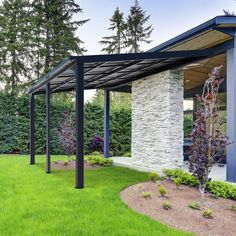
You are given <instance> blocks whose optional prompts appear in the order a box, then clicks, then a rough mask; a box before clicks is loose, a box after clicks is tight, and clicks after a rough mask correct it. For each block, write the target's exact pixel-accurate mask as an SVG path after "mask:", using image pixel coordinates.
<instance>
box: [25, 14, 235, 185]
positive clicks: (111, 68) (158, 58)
mask: <svg viewBox="0 0 236 236" xmlns="http://www.w3.org/2000/svg"><path fill="white" fill-rule="evenodd" d="M235 26H236V17H222V16H219V17H215V18H214V19H212V20H210V21H208V22H206V23H204V24H202V25H200V26H198V27H196V28H193V29H192V30H190V31H187V32H186V33H184V34H181V35H180V36H177V37H176V38H174V39H172V40H169V41H167V42H166V43H164V44H161V45H160V46H157V47H155V48H153V49H151V50H149V51H147V52H144V53H131V54H130V53H129V54H113V55H91V56H70V57H69V58H67V59H65V60H64V61H63V62H62V63H61V64H60V65H58V66H57V67H56V68H54V69H53V70H52V71H51V72H50V73H48V74H47V75H45V76H44V77H43V78H42V79H41V80H40V81H38V82H37V83H36V84H35V85H33V86H32V87H31V88H30V90H29V94H30V164H35V150H34V149H35V148H34V146H35V124H34V116H35V113H34V100H35V96H36V95H38V94H45V95H46V133H47V134H46V162H47V165H46V172H47V173H50V172H51V163H50V113H51V111H50V95H51V94H52V93H59V92H68V91H72V90H75V103H76V185H75V186H76V188H83V187H84V150H83V129H84V90H86V89H103V90H104V94H105V96H104V101H105V109H104V156H105V157H109V103H110V98H109V91H120V92H131V85H132V82H133V81H135V80H139V79H142V78H145V77H147V76H150V75H153V74H157V73H159V72H162V71H165V70H168V69H175V68H178V67H183V66H186V65H188V64H190V63H193V62H196V61H201V60H204V59H207V58H211V57H215V56H217V55H220V54H223V53H227V65H228V66H227V84H228V90H227V92H228V104H227V108H228V109H229V111H228V114H229V115H228V118H227V119H228V120H227V121H228V127H230V129H229V128H228V130H229V131H228V135H229V136H230V137H231V138H232V139H233V140H234V139H235V138H236V126H235V122H236V117H235V115H234V114H235V112H236V101H235V97H236V83H235V77H236V66H235V65H236V49H235V43H236V42H235ZM218 33H220V34H222V35H224V36H225V37H224V39H223V38H222V39H220V38H218V36H217V37H216V38H214V34H215V35H217V34H218ZM207 34H209V36H208V37H205V39H204V36H206V35H207ZM212 37H213V38H212ZM197 38H199V39H202V40H205V41H204V42H206V41H207V40H208V41H209V40H210V41H211V43H208V45H207V46H203V47H200V48H195V47H194V45H195V44H194V40H195V39H197ZM213 39H214V40H213ZM189 42H193V44H189ZM212 42H213V43H212ZM188 44H189V46H188ZM181 45H182V47H181ZM186 45H187V46H186ZM191 45H192V46H191ZM235 153H236V144H232V145H231V146H230V147H229V149H228V153H227V165H228V172H227V179H228V180H229V181H232V182H234V181H236V161H235V160H234V155H235Z"/></svg>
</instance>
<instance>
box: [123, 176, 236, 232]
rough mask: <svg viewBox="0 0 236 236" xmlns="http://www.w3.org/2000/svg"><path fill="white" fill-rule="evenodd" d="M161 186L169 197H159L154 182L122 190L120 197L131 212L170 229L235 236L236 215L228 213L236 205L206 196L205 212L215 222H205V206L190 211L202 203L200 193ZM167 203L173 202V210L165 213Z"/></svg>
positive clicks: (184, 187)
mask: <svg viewBox="0 0 236 236" xmlns="http://www.w3.org/2000/svg"><path fill="white" fill-rule="evenodd" d="M159 184H162V185H163V186H164V187H165V188H166V189H167V191H168V193H167V197H165V198H163V197H161V196H160V194H159V192H158V183H153V182H147V183H140V184H136V185H133V186H130V187H128V188H126V189H125V190H123V191H122V192H121V193H120V195H121V198H122V200H123V201H124V202H125V203H126V204H127V205H128V206H129V207H130V208H132V209H134V210H135V211H137V212H140V213H143V214H145V215H148V216H150V217H151V218H153V219H155V220H158V221H160V222H162V223H164V224H167V225H169V226H171V227H174V228H177V229H180V230H184V231H190V232H193V233H195V234H197V235H208V236H218V235H219V236H231V235H232V236H235V235H236V212H234V211H232V210H230V209H229V207H230V206H231V205H236V201H233V200H229V199H224V198H217V199H216V198H213V197H212V195H211V194H209V193H207V194H206V197H205V208H206V207H209V208H212V209H213V219H206V218H204V217H203V216H202V212H203V209H204V206H202V207H201V210H194V209H191V208H189V207H188V205H189V204H190V203H191V202H193V201H198V200H199V193H198V190H197V189H196V188H190V187H188V186H180V189H176V186H175V184H174V183H173V182H171V181H169V180H164V181H161V182H160V183H159ZM143 192H151V193H152V196H151V198H147V199H146V198H144V197H143ZM164 199H166V200H167V201H169V202H170V204H171V206H172V208H171V209H169V210H164V209H163V208H162V202H163V200H164Z"/></svg>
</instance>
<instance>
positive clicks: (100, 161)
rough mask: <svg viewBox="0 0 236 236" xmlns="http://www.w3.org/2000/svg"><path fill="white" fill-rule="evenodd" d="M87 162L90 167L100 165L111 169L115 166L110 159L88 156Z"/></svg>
mask: <svg viewBox="0 0 236 236" xmlns="http://www.w3.org/2000/svg"><path fill="white" fill-rule="evenodd" d="M87 161H88V163H89V164H90V165H100V166H104V167H110V166H112V164H113V160H112V159H109V158H104V157H101V156H98V155H97V156H96V155H95V156H87Z"/></svg>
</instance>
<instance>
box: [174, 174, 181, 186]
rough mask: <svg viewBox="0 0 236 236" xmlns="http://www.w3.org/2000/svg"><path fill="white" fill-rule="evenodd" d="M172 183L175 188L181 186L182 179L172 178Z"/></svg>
mask: <svg viewBox="0 0 236 236" xmlns="http://www.w3.org/2000/svg"><path fill="white" fill-rule="evenodd" d="M173 181H174V183H175V185H176V187H177V188H179V186H180V185H181V184H182V179H181V178H180V177H177V178H174V179H173Z"/></svg>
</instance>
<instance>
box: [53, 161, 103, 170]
mask: <svg viewBox="0 0 236 236" xmlns="http://www.w3.org/2000/svg"><path fill="white" fill-rule="evenodd" d="M52 167H53V168H55V169H60V170H75V161H69V162H68V163H66V162H65V161H56V162H53V163H52ZM84 168H85V169H97V168H100V166H99V165H90V164H89V163H88V162H87V161H86V160H85V161H84Z"/></svg>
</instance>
